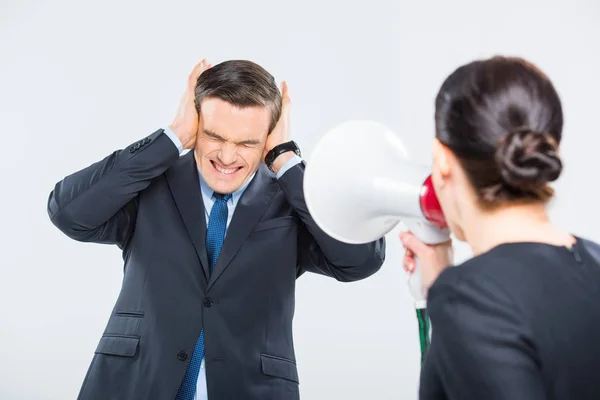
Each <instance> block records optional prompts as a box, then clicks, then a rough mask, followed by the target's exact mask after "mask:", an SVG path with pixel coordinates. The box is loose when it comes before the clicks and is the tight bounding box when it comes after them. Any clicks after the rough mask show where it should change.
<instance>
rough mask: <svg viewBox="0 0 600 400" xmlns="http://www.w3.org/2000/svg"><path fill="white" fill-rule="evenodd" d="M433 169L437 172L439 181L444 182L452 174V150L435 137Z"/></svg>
mask: <svg viewBox="0 0 600 400" xmlns="http://www.w3.org/2000/svg"><path fill="white" fill-rule="evenodd" d="M432 153H433V154H432V156H433V169H434V172H435V173H436V175H438V176H437V178H438V182H439V183H440V184H443V183H444V182H445V181H446V180H447V179H448V178H449V177H450V175H451V172H452V171H451V170H452V168H451V167H450V165H451V160H450V157H451V154H450V150H449V149H448V148H447V147H446V146H444V145H443V144H442V143H441V142H440V141H439V140H437V139H433V148H432Z"/></svg>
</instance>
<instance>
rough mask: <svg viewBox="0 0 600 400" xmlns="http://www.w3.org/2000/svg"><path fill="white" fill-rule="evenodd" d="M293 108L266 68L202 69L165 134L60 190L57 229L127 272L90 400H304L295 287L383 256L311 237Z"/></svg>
mask: <svg viewBox="0 0 600 400" xmlns="http://www.w3.org/2000/svg"><path fill="white" fill-rule="evenodd" d="M289 108H290V101H289V97H288V95H287V86H286V85H285V84H283V85H282V92H281V93H280V91H279V89H278V88H277V86H276V85H275V82H274V79H273V77H272V76H271V75H270V74H269V73H268V72H267V71H265V70H264V69H263V68H261V67H260V66H258V65H256V64H254V63H251V62H248V61H229V62H225V63H222V64H219V65H216V66H214V67H211V66H210V65H209V64H207V63H206V62H205V61H202V62H201V63H200V64H198V65H197V66H196V68H194V70H193V72H192V74H191V75H190V77H189V80H188V87H187V89H186V92H185V94H184V96H183V98H182V101H181V104H180V108H179V111H178V113H177V116H176V118H175V120H174V121H173V123H172V124H171V125H170V126H169V128H167V129H159V130H158V131H156V132H154V133H152V134H151V135H149V136H148V137H146V138H145V139H142V140H139V141H137V142H136V143H134V144H133V145H131V146H129V147H127V148H125V149H123V150H118V151H115V152H114V153H112V154H111V155H109V156H108V157H106V158H105V159H103V160H102V161H99V162H97V163H95V164H92V165H91V166H89V167H87V168H85V169H83V170H81V171H79V172H76V173H74V174H72V175H70V176H67V177H66V178H64V179H63V180H62V181H60V182H59V183H57V184H56V187H55V188H54V190H53V191H52V193H51V194H50V198H49V200H48V213H49V215H50V219H51V220H52V222H53V223H54V224H55V225H56V226H57V227H58V228H59V229H60V230H61V231H62V232H64V233H65V234H66V235H68V236H69V237H71V238H73V239H75V240H78V241H82V242H95V243H108V244H116V245H117V246H118V247H119V248H120V249H121V250H122V252H123V259H124V262H125V268H124V280H123V284H122V289H121V292H120V295H119V297H118V299H117V302H116V304H115V306H114V310H113V312H112V314H111V316H110V319H109V322H108V325H107V327H106V329H105V332H104V334H103V336H102V338H101V339H100V342H99V343H98V347H97V349H96V351H95V355H94V358H93V360H92V362H91V365H90V367H89V370H88V373H87V375H86V377H85V380H84V382H83V385H82V388H81V391H80V395H79V398H80V399H84V400H88V399H101V400H117V399H127V400H132V399H178V400H179V399H185V400H191V399H206V398H208V399H209V400H234V399H236V400H237V399H244V400H252V399H256V400H269V399H273V400H286V399H290V400H291V399H298V398H299V390H298V372H297V369H296V362H295V355H294V347H293V339H292V318H293V314H294V294H295V284H296V278H297V277H298V276H300V275H301V274H302V273H303V272H305V271H311V272H315V273H319V274H323V275H327V276H330V277H333V278H335V279H337V280H339V281H345V282H348V281H356V280H359V279H363V278H366V277H368V276H370V275H372V274H373V273H375V272H376V271H377V270H378V269H379V268H380V267H381V265H382V263H383V261H384V257H385V241H384V240H383V239H381V240H378V241H376V242H373V243H369V244H365V245H348V244H343V243H340V242H338V241H336V240H334V239H332V238H331V237H329V236H327V235H326V234H325V233H324V232H323V231H322V230H320V229H319V228H318V227H317V225H316V224H315V222H314V221H313V219H312V218H311V216H310V215H309V212H308V210H307V207H306V203H305V201H304V195H303V189H302V181H303V174H304V162H303V161H302V159H301V158H300V152H299V150H298V148H297V146H296V144H295V143H294V142H292V141H290V140H289ZM184 149H193V151H190V152H189V153H187V154H185V155H181V153H182V151H183V150H184Z"/></svg>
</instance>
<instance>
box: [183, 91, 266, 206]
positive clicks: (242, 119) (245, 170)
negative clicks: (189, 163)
mask: <svg viewBox="0 0 600 400" xmlns="http://www.w3.org/2000/svg"><path fill="white" fill-rule="evenodd" d="M200 108H201V110H200V119H199V123H198V137H197V139H196V147H195V149H194V154H195V156H196V162H197V163H198V168H199V169H200V173H201V174H202V177H203V178H204V180H205V182H206V183H207V185H208V186H209V187H210V188H211V189H212V190H214V191H215V192H217V193H222V194H228V193H233V192H235V191H236V190H237V189H239V188H240V187H241V186H243V185H244V183H246V181H247V180H248V178H249V177H250V175H252V174H253V173H254V172H255V171H256V170H257V169H258V166H259V164H260V162H261V158H262V154H263V150H264V148H265V143H266V140H267V134H268V132H269V125H270V123H271V112H270V110H269V109H268V108H267V107H260V106H256V107H245V108H238V107H236V106H234V105H232V104H230V103H228V102H226V101H224V100H221V99H218V98H212V97H209V98H206V99H204V100H202V103H201V107H200Z"/></svg>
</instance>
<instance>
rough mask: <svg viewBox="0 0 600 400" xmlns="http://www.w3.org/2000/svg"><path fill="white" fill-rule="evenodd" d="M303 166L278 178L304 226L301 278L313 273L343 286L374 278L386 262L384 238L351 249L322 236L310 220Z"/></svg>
mask: <svg viewBox="0 0 600 400" xmlns="http://www.w3.org/2000/svg"><path fill="white" fill-rule="evenodd" d="M304 166H305V164H304V162H302V163H300V164H297V165H295V166H293V167H291V168H290V169H289V170H288V171H286V172H285V174H283V176H281V177H280V178H279V186H280V187H281V188H282V190H283V191H284V193H285V195H286V198H287V200H288V202H289V203H290V205H291V206H292V208H293V209H294V211H295V212H296V213H297V214H298V216H299V217H300V219H301V220H302V222H303V226H302V227H301V228H300V231H299V233H298V275H301V274H302V273H304V272H305V271H310V272H315V273H318V274H322V275H327V276H330V277H333V278H335V279H337V280H339V281H344V282H350V281H356V280H360V279H364V278H366V277H368V276H371V275H373V274H374V273H375V272H377V271H378V270H379V269H380V268H381V265H382V264H383V262H384V260H385V238H381V239H379V240H377V241H375V242H371V243H367V244H360V245H352V244H346V243H342V242H339V241H337V240H335V239H333V238H331V237H330V236H328V235H327V234H326V233H325V232H323V231H322V230H321V229H320V228H319V227H318V226H317V224H316V223H315V221H314V220H313V219H312V217H311V216H310V214H309V212H308V208H307V206H306V202H305V200H304V191H303V179H304Z"/></svg>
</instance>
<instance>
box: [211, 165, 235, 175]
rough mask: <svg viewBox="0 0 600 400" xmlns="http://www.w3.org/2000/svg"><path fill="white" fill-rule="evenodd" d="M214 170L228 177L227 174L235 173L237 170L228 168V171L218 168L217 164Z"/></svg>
mask: <svg viewBox="0 0 600 400" xmlns="http://www.w3.org/2000/svg"><path fill="white" fill-rule="evenodd" d="M215 168H216V169H217V171H219V172H220V173H222V174H227V175H229V174H233V173H234V172H235V171H237V170H238V169H237V168H229V169H227V168H221V167H219V166H218V165H217V164H215Z"/></svg>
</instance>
